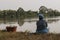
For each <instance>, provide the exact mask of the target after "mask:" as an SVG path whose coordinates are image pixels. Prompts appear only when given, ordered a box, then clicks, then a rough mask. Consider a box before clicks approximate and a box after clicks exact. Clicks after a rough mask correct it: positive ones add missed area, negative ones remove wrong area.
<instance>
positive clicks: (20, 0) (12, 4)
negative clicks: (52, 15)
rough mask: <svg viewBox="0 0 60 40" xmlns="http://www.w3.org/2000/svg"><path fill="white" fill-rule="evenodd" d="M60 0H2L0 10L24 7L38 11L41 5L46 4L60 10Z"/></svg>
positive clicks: (0, 0)
mask: <svg viewBox="0 0 60 40" xmlns="http://www.w3.org/2000/svg"><path fill="white" fill-rule="evenodd" d="M59 4H60V0H58V1H57V0H0V10H6V9H13V10H17V9H18V8H19V7H22V8H23V9H24V10H34V11H37V10H38V9H39V8H40V6H46V7H47V8H52V9H56V10H59V11H60V7H59V6H60V5H59Z"/></svg>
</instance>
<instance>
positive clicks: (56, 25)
mask: <svg viewBox="0 0 60 40" xmlns="http://www.w3.org/2000/svg"><path fill="white" fill-rule="evenodd" d="M37 20H38V18H33V19H32V18H31V19H24V22H23V23H22V24H21V22H20V24H21V25H19V24H18V22H11V23H6V24H4V23H0V30H5V29H6V26H17V30H16V31H17V32H36V28H37V27H36V21H37ZM45 20H46V21H47V22H48V29H49V33H60V17H55V18H46V19H45Z"/></svg>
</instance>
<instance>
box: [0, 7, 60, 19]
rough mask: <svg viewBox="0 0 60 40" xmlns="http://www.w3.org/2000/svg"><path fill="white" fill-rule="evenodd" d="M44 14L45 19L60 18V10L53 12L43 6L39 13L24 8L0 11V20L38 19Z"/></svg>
mask: <svg viewBox="0 0 60 40" xmlns="http://www.w3.org/2000/svg"><path fill="white" fill-rule="evenodd" d="M39 13H42V14H44V16H45V17H55V16H60V12H59V11H58V10H53V9H51V8H46V7H45V6H41V7H40V8H39V12H38V11H31V10H28V11H25V10H24V9H23V8H21V7H19V8H18V9H17V10H0V19H4V20H5V19H8V20H10V19H23V18H34V17H38V14H39Z"/></svg>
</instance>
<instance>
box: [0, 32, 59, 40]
mask: <svg viewBox="0 0 60 40" xmlns="http://www.w3.org/2000/svg"><path fill="white" fill-rule="evenodd" d="M0 40H60V34H30V33H22V32H20V33H19V32H0Z"/></svg>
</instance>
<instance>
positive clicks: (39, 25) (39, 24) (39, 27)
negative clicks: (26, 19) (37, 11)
mask: <svg viewBox="0 0 60 40" xmlns="http://www.w3.org/2000/svg"><path fill="white" fill-rule="evenodd" d="M36 25H37V31H40V30H43V29H45V28H47V22H46V21H45V20H43V19H42V20H39V21H37V23H36Z"/></svg>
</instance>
